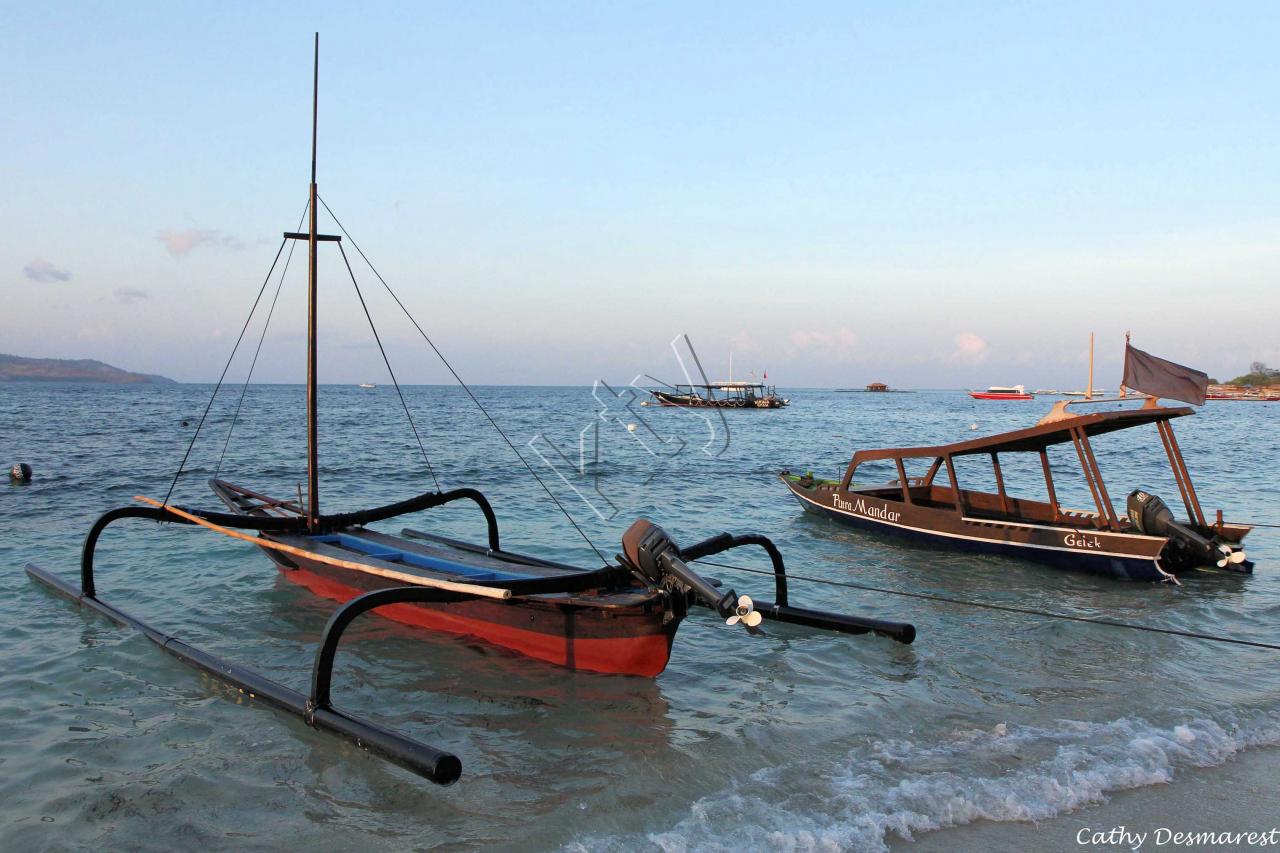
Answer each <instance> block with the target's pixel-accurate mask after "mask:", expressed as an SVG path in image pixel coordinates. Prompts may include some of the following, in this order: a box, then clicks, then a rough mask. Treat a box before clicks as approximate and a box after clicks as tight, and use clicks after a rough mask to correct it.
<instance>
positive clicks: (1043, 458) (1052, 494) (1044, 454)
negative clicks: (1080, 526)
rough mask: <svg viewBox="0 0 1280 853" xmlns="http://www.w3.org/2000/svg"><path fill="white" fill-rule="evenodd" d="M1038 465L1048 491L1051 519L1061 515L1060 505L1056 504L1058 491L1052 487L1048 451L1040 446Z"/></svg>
mask: <svg viewBox="0 0 1280 853" xmlns="http://www.w3.org/2000/svg"><path fill="white" fill-rule="evenodd" d="M1040 467H1041V468H1043V469H1044V487H1045V489H1046V490H1047V491H1048V492H1049V507H1050V509H1052V510H1053V520H1054V521H1057V520H1058V519H1059V518H1061V517H1062V507H1060V506H1058V493H1057V492H1056V491H1054V488H1053V472H1052V471H1051V470H1049V453H1048V451H1046V450H1045V449H1044V448H1043V447H1042V448H1040Z"/></svg>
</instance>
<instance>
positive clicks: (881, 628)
mask: <svg viewBox="0 0 1280 853" xmlns="http://www.w3.org/2000/svg"><path fill="white" fill-rule="evenodd" d="M744 545H759V546H761V547H763V548H764V549H765V551H766V552H768V554H769V558H770V560H771V561H772V563H773V572H774V574H773V576H774V587H775V591H776V597H777V601H776V602H773V601H759V602H755V601H752V599H751V598H750V597H748V596H739V595H738V594H737V593H736V592H734V591H733V590H732V589H730V590H729V591H727V592H724V593H721V592H720V590H719V588H718V584H717V583H716V582H713V581H711V580H708V579H706V578H703V577H702V576H701V575H699V574H698V573H697V572H695V571H694V570H693V569H691V568H690V567H689V565H688V562H687V561H692V560H697V559H702V558H704V557H710V556H712V555H714V554H719V553H722V552H724V551H728V550H730V549H732V548H738V547H741V546H744ZM622 550H623V553H622V554H621V555H619V561H620V562H622V563H623V564H624V565H627V566H628V567H630V568H631V569H632V570H633V571H634V572H636V573H637V574H638V575H640V576H641V577H642V578H644V579H645V580H646V581H647V582H649V583H655V584H659V585H666V586H669V587H675V588H677V589H681V590H683V591H685V592H687V593H691V594H692V598H693V601H694V602H695V603H697V604H699V605H701V606H703V607H709V608H711V609H712V610H715V611H716V612H717V613H719V614H720V615H721V616H722V617H726V618H727V619H728V620H729V622H730V624H737V622H738V621H741V622H742V623H743V624H744V625H745V627H747V628H748V629H751V628H754V627H755V626H756V625H758V624H759V620H755V621H748V619H747V618H746V617H748V616H749V615H750V614H753V613H755V614H761V615H762V616H763V617H764V618H765V619H771V620H773V621H775V622H785V623H788V624H792V625H802V626H804V627H806V628H817V629H820V630H824V631H836V632H838V633H841V634H866V633H869V632H875V633H876V634H878V635H880V636H882V637H888V638H889V639H891V640H895V641H897V642H899V643H911V642H913V641H914V640H915V638H916V629H915V626H914V625H911V624H909V623H906V622H890V621H887V620H883V619H871V618H867V617H864V616H853V615H850V614H845V613H830V612H827V611H824V610H811V609H809V608H807V607H794V606H792V605H790V604H788V602H787V570H786V566H785V565H783V562H782V554H781V552H779V551H778V547H777V546H776V545H774V543H773V542H772V541H771V540H770V539H769V538H768V537H766V536H761V535H759V534H755V533H751V534H746V535H739V536H735V535H733V534H730V533H721V534H719V535H717V536H713V537H711V538H710V539H707V540H705V541H703V542H699V543H698V544H696V545H691V546H690V547H688V548H684V549H681V548H680V547H679V546H678V545H676V543H675V541H674V540H673V539H672V538H671V537H670V536H669V535H668V534H667V532H666V531H665V530H663V529H662V528H661V527H659V526H658V525H656V524H654V523H653V522H651V521H649V520H648V519H643V518H642V519H639V520H638V521H636V522H635V523H634V524H632V525H631V527H630V528H628V529H627V532H626V533H624V534H623V535H622ZM743 599H745V602H744V601H743ZM744 611H745V612H744ZM735 616H736V617H737V619H736V620H735V618H734V617H735Z"/></svg>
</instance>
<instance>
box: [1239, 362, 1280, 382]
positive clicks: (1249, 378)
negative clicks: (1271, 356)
mask: <svg viewBox="0 0 1280 853" xmlns="http://www.w3.org/2000/svg"><path fill="white" fill-rule="evenodd" d="M1228 384H1230V385H1250V386H1258V385H1262V386H1268V385H1280V370H1273V369H1272V368H1270V367H1267V366H1266V365H1265V364H1263V363H1262V362H1260V361H1255V362H1254V363H1253V364H1251V365H1249V372H1248V373H1246V374H1244V375H1243V376H1237V377H1236V378H1235V379H1232V380H1231V382H1230V383H1228Z"/></svg>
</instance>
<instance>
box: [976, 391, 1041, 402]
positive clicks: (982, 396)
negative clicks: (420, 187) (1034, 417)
mask: <svg viewBox="0 0 1280 853" xmlns="http://www.w3.org/2000/svg"><path fill="white" fill-rule="evenodd" d="M969 396H970V397H972V398H973V399H975V400H1034V399H1035V398H1036V397H1035V395H1034V394H989V393H987V392H986V391H970V392H969Z"/></svg>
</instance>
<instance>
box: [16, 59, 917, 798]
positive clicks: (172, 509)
mask: <svg viewBox="0 0 1280 853" xmlns="http://www.w3.org/2000/svg"><path fill="white" fill-rule="evenodd" d="M318 71H319V36H318V35H317V37H316V80H315V84H314V88H313V118H312V150H311V152H312V153H311V183H310V188H309V205H308V210H309V227H308V230H307V231H306V232H305V233H298V232H286V233H285V235H284V242H282V244H281V250H283V248H284V245H285V243H286V242H287V241H289V240H299V241H306V244H307V249H308V252H307V254H308V277H307V278H308V303H307V304H308V307H307V316H308V347H307V491H306V496H305V498H304V496H303V495H302V492H301V489H299V495H298V498H297V499H296V500H292V499H288V500H281V499H272V498H269V497H266V496H265V495H262V494H260V493H258V492H256V491H254V490H252V489H248V488H245V487H242V486H237V485H233V484H231V483H230V482H227V481H225V480H221V479H214V480H212V481H211V482H210V485H211V487H212V489H213V492H214V494H215V495H216V496H217V497H218V498H219V499H220V500H221V501H222V502H223V503H224V504H225V505H226V507H227V510H228V511H225V512H224V511H210V510H199V509H191V508H187V507H182V506H175V505H173V504H171V503H169V501H168V496H166V497H165V499H164V500H160V501H157V500H153V499H149V498H139V500H140V502H141V503H144V504H146V506H127V507H121V508H117V509H113V510H110V511H109V512H107V513H105V514H103V515H102V516H101V517H100V518H99V519H98V521H97V522H96V523H95V524H94V525H93V527H92V528H91V529H90V531H89V534H88V536H87V537H86V540H85V544H84V549H83V552H82V557H81V574H80V585H79V587H78V588H77V587H76V586H75V585H74V584H72V583H71V582H69V581H67V580H65V579H63V578H61V577H59V576H57V575H55V574H53V573H51V572H49V571H47V570H45V569H42V568H40V567H38V566H34V565H28V566H27V572H28V574H29V575H30V576H31V577H32V578H33V579H34V580H36V581H39V582H41V583H43V584H46V585H47V586H49V587H51V588H53V589H54V590H56V591H58V592H61V593H63V594H65V595H67V596H68V597H70V598H72V599H74V600H76V601H77V602H79V603H80V604H83V605H85V606H88V607H91V608H93V609H95V610H97V611H99V612H100V613H103V614H105V615H107V616H108V617H110V618H112V619H114V620H116V621H117V622H120V623H122V624H126V625H130V626H133V627H135V628H137V629H138V630H140V631H142V632H143V633H145V634H146V635H147V636H148V637H150V638H151V639H152V640H154V641H155V642H157V643H158V644H160V645H161V646H162V648H164V650H165V651H167V652H169V653H170V654H173V655H175V656H176V657H178V658H179V659H180V660H183V661H184V662H186V663H189V664H191V665H192V666H195V667H197V668H199V669H201V670H203V671H205V672H207V673H210V674H212V675H214V676H216V677H217V678H219V679H221V680H223V681H225V682H227V683H228V684H231V685H233V686H235V687H236V688H238V689H240V690H241V691H242V692H244V693H247V694H249V695H250V696H252V697H254V698H259V699H262V700H264V701H266V702H268V703H269V704H271V705H273V706H275V707H277V708H280V709H283V710H288V711H291V712H293V713H295V714H297V715H299V716H301V717H302V718H303V719H304V720H305V721H306V722H307V723H308V724H309V725H312V726H315V727H317V728H320V729H324V730H327V731H330V732H333V733H336V734H339V735H341V736H343V737H346V738H347V739H349V740H351V741H353V742H355V743H357V744H359V745H361V746H363V747H365V748H367V749H369V750H370V751H372V752H375V753H376V754H378V755H381V756H383V757H385V758H388V759H389V760H391V761H394V762H396V763H398V764H400V765H402V766H404V767H407V768H409V769H410V770H413V771H414V772H416V773H419V774H421V775H423V776H424V777H426V778H428V779H431V780H432V781H435V782H439V783H441V784H448V783H450V782H453V781H455V780H456V779H457V778H458V777H459V775H460V773H461V770H462V767H461V762H460V761H459V760H458V759H457V758H456V757H455V756H453V755H450V754H449V753H447V752H444V751H442V750H439V749H436V748H434V747H430V746H427V745H425V744H421V743H418V742H416V741H413V740H412V739H409V738H406V737H404V736H403V735H400V734H397V733H395V732H392V731H389V730H387V729H384V728H382V727H380V726H378V725H377V724H375V723H372V722H369V721H367V720H362V719H359V718H357V717H354V716H352V715H349V714H346V713H344V712H342V711H340V710H338V709H336V708H334V706H333V704H332V701H331V696H330V694H331V690H330V684H331V679H332V666H333V659H334V655H335V654H336V651H337V647H338V644H339V642H340V640H341V637H342V634H343V632H344V631H345V629H346V627H347V626H348V625H349V624H350V623H351V621H352V620H353V619H355V618H356V617H358V616H359V615H361V614H362V613H365V612H367V611H370V610H374V609H380V613H381V615H384V616H386V617H388V618H391V619H395V620H397V621H400V622H403V623H406V624H410V625H414V626H417V627H421V628H426V629H429V630H432V631H437V632H443V633H449V634H457V635H466V636H471V637H475V638H478V639H481V640H484V641H486V642H489V643H491V644H494V645H497V646H501V647H503V648H506V649H508V650H510V651H512V652H515V653H518V654H521V655H524V656H526V657H528V658H532V659H536V660H538V661H544V662H548V663H552V664H557V665H561V666H566V667H570V668H574V669H581V670H588V671H593V672H602V673H614V674H624V675H637V676H648V677H652V676H656V675H657V674H658V673H660V672H661V671H662V670H663V668H664V667H665V666H666V665H667V661H668V659H669V657H670V654H671V649H672V643H673V641H674V639H675V635H676V631H677V629H678V628H679V626H680V623H681V622H682V621H683V620H684V618H685V617H686V616H687V615H688V613H689V612H690V609H691V607H693V606H694V605H699V606H703V607H707V608H710V609H712V610H715V611H716V612H717V613H718V614H719V615H720V616H721V618H724V619H725V620H726V621H727V622H728V623H729V624H731V625H734V624H742V625H743V626H745V627H746V628H747V629H748V630H750V631H752V632H753V633H760V632H759V629H758V626H759V625H760V624H761V623H762V622H764V621H765V620H773V621H776V622H780V623H789V624H794V625H801V626H806V627H810V628H817V629H822V630H829V631H834V632H839V633H846V634H865V633H869V632H874V633H876V634H880V635H883V636H887V637H891V638H892V639H894V640H897V641H899V642H904V643H910V642H911V641H912V640H913V639H914V637H915V629H914V628H913V627H912V626H911V625H909V624H905V623H900V622H889V621H885V620H878V619H867V618H861V617H857V616H850V615H845V614H839V613H828V612H824V611H819V610H812V609H808V608H803V607H797V606H794V605H792V604H791V603H790V602H789V600H788V590H787V579H786V568H785V566H784V564H783V561H782V556H781V554H780V553H779V552H778V549H777V548H776V547H774V545H773V543H772V542H770V541H769V540H768V539H767V538H765V537H763V536H759V535H756V534H747V535H741V536H735V535H731V534H728V533H722V534H720V535H718V536H714V537H712V538H710V539H708V540H706V541H704V542H701V543H698V544H696V545H693V546H691V547H688V548H683V549H682V548H680V547H678V546H677V545H676V544H675V542H674V541H672V539H671V537H669V536H668V535H667V534H666V533H665V532H664V531H663V530H662V529H661V528H660V527H658V526H657V525H655V524H653V523H652V522H649V521H647V520H645V519H640V520H637V521H636V522H635V523H634V524H633V525H632V526H631V528H630V529H629V530H628V531H627V532H626V534H625V535H624V537H623V541H622V553H621V554H620V555H618V556H617V557H616V558H615V559H614V560H613V561H608V560H607V558H605V557H604V555H603V554H600V552H599V551H597V552H596V553H597V554H598V555H599V556H600V560H601V563H602V565H599V566H597V567H589V568H583V567H579V566H572V565H567V564H563V563H558V562H554V561H550V560H544V559H541V558H538V557H533V556H527V555H521V554H517V553H513V552H511V551H507V550H505V549H504V548H503V547H502V546H501V543H500V541H499V531H498V522H497V516H496V514H495V512H494V510H493V508H492V507H491V506H490V504H489V501H488V500H487V499H486V498H485V496H484V495H483V494H482V493H480V492H478V491H476V490H474V489H466V488H463V489H453V490H451V491H443V490H440V489H437V490H436V491H433V492H427V493H425V494H422V495H419V496H417V497H414V498H410V499H408V500H405V501H401V502H399V503H395V504H390V505H388V506H383V507H378V508H375V509H369V510H363V511H358V512H350V513H339V514H331V515H325V514H322V513H321V511H320V468H319V460H318V429H317V426H318V412H317V409H318V388H317V351H318V350H317V334H316V328H317V324H316V319H317V298H316V296H317V275H318V267H317V248H318V245H319V244H320V243H333V244H336V245H337V246H338V248H339V249H340V250H341V246H342V239H343V238H342V237H341V236H338V235H329V234H321V233H319V231H318V227H317V219H318V209H317V205H318V204H322V203H323V202H321V201H320V199H319V196H318V194H317V189H316V119H315V112H314V110H315V107H316V104H317V102H318V91H319V83H318V81H319V73H318ZM326 207H327V206H326ZM339 227H341V226H340V225H339ZM347 237H348V239H349V235H347ZM361 254H363V253H361ZM342 256H343V260H344V262H346V268H347V270H348V271H349V272H350V270H351V267H350V263H349V261H347V257H346V253H345V251H342ZM279 257H280V254H279V253H277V255H276V258H277V260H279ZM272 269H273V270H274V265H273V267H272ZM375 274H376V270H375ZM270 277H271V274H270V273H268V277H267V278H268V280H270ZM351 278H352V283H353V284H354V285H355V287H356V290H357V294H359V285H358V284H356V282H355V274H354V272H352V273H351ZM379 280H381V277H380V276H379ZM383 284H384V285H385V281H383ZM265 287H266V283H265V282H264V284H263V288H264V289H265ZM388 291H389V292H390V288H389V286H388ZM392 296H393V297H394V293H393V292H392ZM259 298H261V293H259ZM360 300H361V304H362V305H363V304H364V297H363V296H361V297H360ZM396 301H397V302H398V303H399V298H398V297H396ZM399 304H400V306H401V308H403V307H404V306H403V303H399ZM256 308H257V303H256V302H255V310H256ZM366 311H367V309H366ZM405 313H406V314H408V311H407V309H405ZM409 316H410V319H411V320H412V315H409ZM252 317H253V313H252V312H251V313H250V319H252ZM369 321H370V325H371V327H372V325H373V320H372V317H370V318H369ZM413 322H414V324H415V325H417V323H416V321H413ZM247 327H248V322H247V321H246V328H247ZM418 328H419V330H420V331H421V327H420V326H418ZM373 331H374V336H375V339H377V330H376V328H374V329H373ZM265 333H266V328H265V325H264V329H263V334H264V335H265ZM242 337H243V333H242ZM423 337H424V338H426V333H425V332H423ZM426 340H427V342H428V343H430V338H426ZM238 345H239V343H238V342H237V346H238ZM431 346H432V347H433V348H434V346H435V345H434V344H431ZM379 348H380V349H381V342H380V341H379ZM436 352H437V353H438V352H439V351H438V350H436ZM234 354H235V351H234V350H233V352H232V356H233V357H234ZM383 357H384V358H385V357H386V354H385V351H383ZM441 358H442V359H443V356H441ZM445 363H446V365H447V364H448V363H447V362H445ZM228 364H230V360H228ZM387 367H388V372H389V373H391V380H392V382H393V383H395V375H394V373H393V372H392V371H391V370H390V362H389V361H388V362H387ZM450 370H452V368H451V367H450ZM224 376H225V371H224ZM455 376H456V373H455ZM247 381H248V380H246V384H247ZM459 382H460V383H461V380H460V379H459ZM220 385H221V382H219V386H220ZM396 387H397V391H399V386H398V384H396ZM463 388H464V389H466V386H465V384H464V385H463ZM466 390H468V393H470V391H469V389H466ZM216 394H217V389H216V388H215V391H214V395H215V397H216ZM471 396H472V399H473V400H475V402H476V404H477V405H478V406H480V408H481V410H482V411H484V409H483V405H481V404H480V402H479V400H476V399H475V397H474V395H471ZM401 400H402V402H403V396H401ZM210 405H212V400H211V401H210ZM404 408H405V414H406V416H407V417H408V418H409V423H410V426H412V425H413V419H412V415H411V414H410V413H409V408H408V405H407V403H406V404H404ZM206 414H207V410H206ZM484 414H485V415H486V417H488V413H487V412H484ZM489 420H490V422H491V423H493V426H494V427H495V429H498V432H499V433H500V434H501V435H502V437H503V438H504V440H507V441H508V443H510V442H509V440H508V439H506V435H505V433H502V431H501V429H500V428H498V427H497V424H496V422H493V420H492V418H489ZM203 423H204V421H203V419H202V420H201V425H203ZM233 426H234V421H233ZM414 433H415V436H416V435H417V430H416V427H414ZM198 435H199V428H197V430H196V436H197V437H198ZM194 442H195V437H193V439H192V444H193V445H194ZM511 447H512V450H513V451H514V452H515V453H516V455H517V456H518V457H519V458H520V460H521V461H522V462H525V460H524V457H522V456H520V455H519V451H517V450H515V446H514V444H512V445H511ZM188 453H190V448H188ZM423 457H424V460H425V459H426V453H425V449H424V451H423ZM185 461H186V459H185V458H184V460H183V463H184V464H185ZM525 464H526V466H527V462H526V463H525ZM428 467H429V463H428ZM529 470H530V472H533V469H532V467H530V468H529ZM181 473H182V466H179V471H178V476H180V475H181ZM432 476H433V477H434V476H435V474H434V471H432ZM534 476H535V478H536V477H537V475H536V473H535V474H534ZM176 482H177V476H175V478H174V483H175V484H176ZM539 483H541V480H540V479H539ZM544 488H545V485H544ZM170 491H171V492H172V489H171V490H170ZM547 494H548V496H549V497H550V498H551V499H552V500H553V501H554V500H555V497H554V495H552V494H551V492H550V491H549V490H548V492H547ZM457 500H469V501H472V502H474V503H475V504H476V505H477V506H478V508H479V509H480V511H481V512H482V513H483V515H484V518H485V521H486V524H487V528H488V537H487V541H486V543H485V544H483V545H475V544H470V543H466V542H460V541H457V540H454V539H450V538H447V537H443V536H439V535H436V534H432V533H425V532H421V531H417V530H412V529H407V528H406V529H405V530H403V531H402V533H401V535H400V536H394V535H390V534H387V533H382V532H379V531H376V530H373V529H371V528H369V527H368V525H370V524H374V523H376V522H380V521H387V520H390V519H393V518H398V517H401V516H405V515H408V514H410V513H416V512H420V511H423V510H427V509H431V508H433V507H438V506H441V505H444V504H447V503H451V502H453V501H457ZM557 504H558V501H557ZM562 509H563V508H562ZM565 515H566V517H568V513H567V512H566V513H565ZM122 519H147V520H151V521H156V522H169V523H175V524H181V525H191V526H199V527H204V528H206V529H209V530H212V531H214V532H216V533H219V534H222V535H227V536H231V537H233V538H236V539H240V540H243V541H246V542H249V543H251V544H253V545H256V546H257V547H258V548H260V549H261V550H262V551H263V552H264V553H265V554H266V555H267V556H268V557H270V559H271V560H272V561H273V562H274V563H275V565H276V567H277V568H278V569H279V571H280V573H281V574H282V575H283V576H284V577H285V578H286V579H288V580H290V581H292V582H295V583H298V584H300V585H302V586H304V587H306V588H307V589H309V590H311V591H312V592H314V593H316V594H318V595H321V596H324V597H327V598H331V599H333V600H336V601H339V602H343V605H342V606H341V607H340V608H338V610H337V611H335V613H334V614H333V616H332V618H331V619H330V620H329V623H328V625H327V626H326V628H325V631H324V635H323V637H322V639H321V642H320V646H319V648H318V650H317V653H316V659H315V665H314V668H313V673H312V684H311V690H310V692H309V693H307V694H303V693H301V692H299V691H296V690H293V689H292V688H289V687H285V686H283V685H280V684H277V683H275V682H273V681H270V680H268V679H266V678H263V677H262V676H261V675H258V674H256V673H254V672H252V671H250V670H247V669H245V668H243V667H240V666H238V665H236V664H233V663H229V662H227V661H224V660H221V659H219V658H217V657H214V656H213V655H210V654H208V653H207V652H203V651H201V650H200V649H197V648H195V647H193V646H191V645H189V644H187V643H184V642H182V641H181V640H179V639H177V638H175V637H173V636H170V635H168V634H167V633H164V632H162V631H160V630H158V629H156V628H154V627H152V626H150V625H148V624H147V623H146V622H144V621H142V620H140V619H138V618H136V617H134V616H131V615H129V614H127V613H125V612H124V611H121V610H120V609H118V608H116V607H114V606H112V605H110V604H108V603H106V602H104V601H103V600H102V599H101V598H100V597H99V595H98V588H97V583H96V578H95V575H94V555H95V551H96V548H97V543H98V538H99V536H100V535H101V533H102V532H103V530H105V529H106V527H107V526H108V525H110V524H112V523H114V522H116V521H119V520H122ZM569 520H570V522H573V519H572V518H571V517H570V518H569ZM574 527H575V528H576V527H577V525H576V523H574ZM579 532H581V529H580V528H579ZM583 538H584V539H587V537H586V534H585V533H584V534H583ZM587 542H588V544H591V542H590V540H589V539H587ZM744 546H754V547H761V548H763V549H764V550H765V551H766V552H767V553H768V555H769V558H770V560H771V562H772V564H773V575H774V590H775V593H774V597H775V600H774V601H771V602H769V601H760V602H754V601H752V599H751V598H750V597H748V596H745V595H743V596H739V595H738V594H737V593H736V592H734V591H733V590H732V589H727V588H724V587H722V586H721V585H720V584H719V582H717V581H713V580H708V579H706V578H703V577H701V576H700V575H699V574H698V573H696V572H695V571H694V570H693V569H691V568H690V567H689V565H688V563H689V562H691V561H693V560H696V559H700V558H703V557H708V556H711V555H714V554H718V553H721V552H723V551H727V550H729V549H732V548H738V547H744ZM591 547H592V548H593V549H594V548H595V545H594V544H591Z"/></svg>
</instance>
